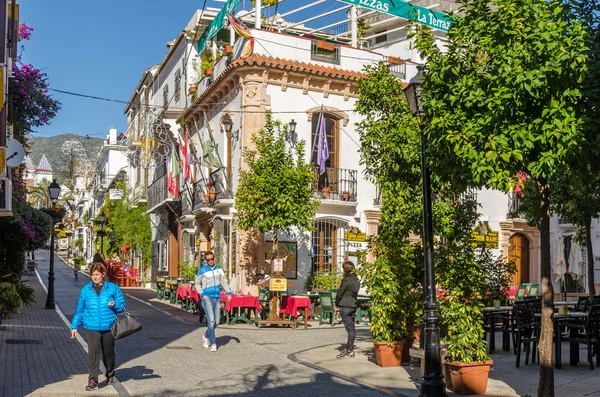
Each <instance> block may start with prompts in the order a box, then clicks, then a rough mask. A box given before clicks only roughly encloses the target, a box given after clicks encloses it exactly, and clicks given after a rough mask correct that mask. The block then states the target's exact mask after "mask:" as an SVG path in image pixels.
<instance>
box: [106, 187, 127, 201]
mask: <svg viewBox="0 0 600 397" xmlns="http://www.w3.org/2000/svg"><path fill="white" fill-rule="evenodd" d="M108 197H109V198H110V199H111V200H120V199H122V198H123V191H122V190H121V189H110V190H109V191H108Z"/></svg>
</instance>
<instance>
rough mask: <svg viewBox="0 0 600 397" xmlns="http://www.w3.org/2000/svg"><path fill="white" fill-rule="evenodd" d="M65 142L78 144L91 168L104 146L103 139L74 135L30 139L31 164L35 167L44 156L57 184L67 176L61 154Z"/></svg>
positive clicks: (65, 165)
mask: <svg viewBox="0 0 600 397" xmlns="http://www.w3.org/2000/svg"><path fill="white" fill-rule="evenodd" d="M66 141H78V142H80V143H81V145H82V146H83V148H84V149H85V151H86V153H87V157H88V159H89V160H90V164H91V165H92V167H93V166H94V165H95V164H96V160H97V159H98V153H100V149H101V148H102V145H103V144H104V139H102V138H90V137H85V136H81V135H75V134H61V135H56V136H53V137H50V138H43V137H37V136H33V137H31V138H30V139H29V143H30V144H31V146H32V151H31V153H30V155H29V156H30V157H31V160H32V161H33V164H34V165H35V166H36V167H37V165H38V164H39V162H40V160H41V159H42V155H44V154H45V155H46V158H47V159H48V162H49V163H50V166H51V167H52V170H53V177H54V178H55V179H56V181H57V182H58V183H59V184H62V183H63V181H64V180H65V179H66V177H67V175H68V173H67V164H66V162H65V160H64V156H63V153H62V147H63V144H64V143H65V142H66Z"/></svg>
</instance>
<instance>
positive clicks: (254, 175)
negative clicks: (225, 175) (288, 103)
mask: <svg viewBox="0 0 600 397" xmlns="http://www.w3.org/2000/svg"><path fill="white" fill-rule="evenodd" d="M286 135H287V126H286V125H285V124H283V123H282V122H281V121H279V120H274V119H273V116H272V115H271V113H267V115H266V124H265V127H264V128H263V129H261V130H260V131H258V132H257V133H256V134H254V135H253V136H252V143H253V144H254V146H255V149H245V150H244V158H245V160H246V163H247V165H248V170H241V171H240V183H239V186H238V188H237V191H236V198H235V209H236V211H237V218H238V228H239V229H240V230H242V231H249V230H252V229H257V230H259V231H260V232H262V233H265V232H267V231H272V232H273V248H272V254H273V255H275V253H276V252H277V249H278V237H277V233H278V231H279V230H285V231H288V232H289V231H290V229H291V228H292V227H296V228H298V229H299V230H301V231H306V230H310V229H311V228H312V218H313V217H314V215H315V212H316V210H317V208H318V206H319V201H318V199H317V198H316V197H315V196H314V194H313V190H312V188H311V183H312V182H313V171H312V167H311V166H310V164H307V163H306V162H305V160H304V158H305V142H304V141H299V142H297V143H296V145H295V146H294V147H291V148H290V147H289V145H288V144H287V143H286Z"/></svg>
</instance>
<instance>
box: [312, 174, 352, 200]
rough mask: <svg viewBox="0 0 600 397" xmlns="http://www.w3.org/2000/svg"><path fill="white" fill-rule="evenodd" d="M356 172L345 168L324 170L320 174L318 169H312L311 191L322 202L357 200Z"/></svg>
mask: <svg viewBox="0 0 600 397" xmlns="http://www.w3.org/2000/svg"><path fill="white" fill-rule="evenodd" d="M357 175H358V172H357V171H356V170H350V169H345V168H329V167H328V168H326V169H325V172H324V173H323V174H320V171H319V167H318V166H316V167H315V168H314V179H313V190H314V191H315V193H316V194H317V195H318V196H320V197H321V198H323V199H324V200H337V201H350V202H356V199H357V197H356V196H357V187H358V180H357Z"/></svg>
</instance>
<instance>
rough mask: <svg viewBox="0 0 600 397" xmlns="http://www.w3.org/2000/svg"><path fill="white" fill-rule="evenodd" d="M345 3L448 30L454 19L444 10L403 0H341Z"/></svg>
mask: <svg viewBox="0 0 600 397" xmlns="http://www.w3.org/2000/svg"><path fill="white" fill-rule="evenodd" d="M340 1H343V2H344V3H348V4H352V5H355V6H359V7H364V8H368V9H370V10H375V11H379V12H383V13H385V14H390V15H394V16H397V17H399V18H402V19H406V20H409V21H413V22H416V23H418V24H421V25H426V26H429V27H430V28H432V29H437V30H441V31H443V32H447V31H448V29H450V24H451V23H452V21H451V20H450V17H449V16H448V15H447V14H444V13H443V12H439V11H434V10H430V9H429V8H425V7H421V6H418V5H416V4H411V3H409V2H407V1H401V0H340Z"/></svg>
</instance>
